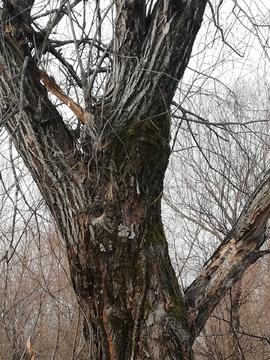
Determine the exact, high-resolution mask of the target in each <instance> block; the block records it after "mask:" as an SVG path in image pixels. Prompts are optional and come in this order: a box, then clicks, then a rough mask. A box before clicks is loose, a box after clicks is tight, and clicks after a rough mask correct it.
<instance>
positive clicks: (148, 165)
mask: <svg viewBox="0 0 270 360" xmlns="http://www.w3.org/2000/svg"><path fill="white" fill-rule="evenodd" d="M34 3H35V4H34ZM206 3H207V1H206V0H190V1H185V0H183V1H175V0H174V1H173V0H167V1H156V2H152V1H149V2H143V1H140V0H137V1H136V0H134V1H115V2H113V3H112V4H110V3H109V2H108V4H106V2H104V4H103V5H101V4H100V2H99V1H96V2H95V4H93V3H91V2H85V1H79V0H78V1H76V0H75V1H73V2H70V1H65V0H64V1H61V2H60V1H59V2H58V1H55V2H50V5H51V7H49V6H47V7H46V5H48V4H46V5H44V4H43V2H40V3H39V2H34V1H23V0H17V1H8V0H6V1H4V2H2V20H1V26H2V32H1V44H0V54H1V57H0V69H1V78H0V81H1V112H2V119H1V124H2V125H4V126H5V128H6V129H7V131H8V132H9V134H10V137H11V138H12V140H13V142H14V144H15V146H16V148H17V150H18V152H19V154H20V155H21V157H22V158H23V160H24V162H25V164H26V166H27V168H28V169H29V171H30V173H31V175H32V177H33V179H34V181H35V182H36V184H37V186H38V187H39V189H40V191H41V194H42V196H43V198H44V200H45V201H46V204H47V206H48V207H49V209H50V211H51V213H52V216H53V217H54V219H55V221H56V222H57V225H58V227H59V230H60V231H61V234H62V237H63V239H64V241H65V244H66V248H67V253H68V259H69V265H70V272H71V278H72V282H73V286H74V290H75V292H76V295H77V298H78V302H79V304H80V307H81V308H82V309H83V311H84V317H85V319H86V321H85V336H86V338H87V340H88V342H89V344H90V348H91V354H90V358H92V359H146V358H151V359H175V358H177V359H184V358H188V359H191V358H192V357H193V355H192V344H193V342H194V340H195V338H196V337H197V336H198V334H199V333H200V332H201V331H202V329H203V327H204V325H205V323H206V321H207V319H208V318H209V315H210V313H211V312H212V311H213V310H214V308H215V306H216V305H217V303H218V302H219V301H220V299H221V298H222V297H223V296H224V295H225V293H226V292H227V290H228V289H229V288H230V287H231V286H232V285H233V283H235V282H236V281H237V280H238V279H239V278H241V276H242V275H243V273H244V271H245V270H246V269H247V267H248V266H250V265H251V264H252V263H254V262H255V261H256V260H257V259H258V258H260V257H261V256H263V255H264V254H265V253H267V251H260V250H259V248H260V246H261V245H262V243H263V241H264V226H265V223H266V221H267V218H268V215H269V210H270V198H269V181H270V180H269V179H268V178H267V177H266V178H265V179H264V181H263V182H262V183H261V184H260V185H259V186H258V187H257V189H256V191H255V192H254V193H253V195H252V196H251V197H250V199H249V201H248V202H247V204H246V206H245V207H244V210H243V212H242V213H241V215H240V217H239V218H238V220H237V221H236V223H235V224H234V226H233V230H232V231H231V232H230V233H228V234H227V235H226V237H225V238H224V240H223V241H222V243H221V246H220V247H219V248H218V249H217V250H216V252H215V254H214V255H213V257H212V258H211V260H210V261H209V262H208V264H207V266H206V267H205V269H204V270H203V272H202V273H201V275H199V276H198V277H197V279H195V281H194V282H193V283H192V284H191V285H190V286H189V287H188V289H187V290H186V292H185V295H183V294H182V292H181V290H180V287H179V285H178V281H177V278H176V276H175V273H174V270H173V268H172V265H171V262H170V259H169V255H168V247H167V242H166V239H165V235H164V231H163V225H162V221H161V206H160V204H161V197H162V192H163V179H164V173H165V170H166V167H167V163H168V158H169V154H170V148H169V140H170V109H171V105H172V101H173V97H174V95H175V92H176V90H177V87H178V83H179V81H180V80H181V78H182V76H183V74H184V72H185V70H186V67H187V64H188V61H189V58H190V54H191V50H192V47H193V43H194V41H195V38H196V35H197V32H198V31H199V29H200V26H201V22H202V19H203V15H204V11H205V6H206ZM209 4H210V10H211V12H212V16H213V19H214V20H215V25H216V28H217V29H218V30H219V33H220V34H221V37H222V39H223V40H225V39H224V32H223V29H222V28H221V27H220V25H219V21H218V18H216V16H215V11H216V12H217V14H218V12H219V10H220V6H221V4H222V2H220V4H218V6H217V7H216V9H215V8H214V7H213V5H212V4H211V3H210V2H209ZM109 13H110V14H111V15H112V16H113V18H114V23H113V25H112V26H111V29H112V34H113V35H112V36H108V37H107V38H106V37H105V35H104V32H103V31H105V32H106V31H107V33H108V27H109V26H110V24H111V23H110V18H109V17H107V14H109ZM44 19H45V20H44ZM43 20H44V21H43ZM46 21H47V22H46ZM40 24H43V25H42V26H41V25H40ZM254 26H255V25H254ZM63 29H64V30H63ZM63 31H64V33H63ZM58 35H59V36H58ZM66 47H67V48H66ZM60 49H61V50H62V51H61V50H60ZM65 49H67V51H65ZM55 59H56V61H57V62H56V61H55ZM74 59H75V61H74ZM55 64H60V67H59V66H58V67H56V66H55ZM60 70H61V71H60ZM48 90H49V91H50V92H51V93H52V94H54V96H56V98H57V100H55V99H53V98H52V101H51V100H50V97H49V95H48ZM59 102H60V103H62V104H63V103H64V104H66V105H67V106H68V107H69V109H70V110H71V111H72V112H73V114H74V115H75V119H77V120H78V125H77V126H76V128H75V125H74V117H73V115H69V114H67V115H66V116H65V117H64V116H62V115H61V113H60V112H59V111H58V105H59ZM74 130H75V131H74ZM191 136H192V135H191Z"/></svg>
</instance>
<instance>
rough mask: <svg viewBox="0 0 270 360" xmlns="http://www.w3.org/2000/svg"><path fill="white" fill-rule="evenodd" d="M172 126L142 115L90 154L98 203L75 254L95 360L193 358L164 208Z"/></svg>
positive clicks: (90, 186)
mask: <svg viewBox="0 0 270 360" xmlns="http://www.w3.org/2000/svg"><path fill="white" fill-rule="evenodd" d="M168 126H169V119H168V118H167V115H166V116H160V117H159V118H155V119H154V120H152V119H151V118H150V117H148V119H147V120H144V121H141V122H138V121H137V120H136V121H135V120H134V121H133V122H131V124H130V126H129V127H128V128H127V127H125V128H124V129H122V128H120V129H119V130H118V132H117V133H112V134H110V135H109V136H108V138H107V139H106V144H104V146H102V147H101V149H98V150H97V152H96V157H95V158H92V159H89V163H88V166H89V173H90V174H91V176H90V177H89V178H87V179H86V180H85V184H84V186H85V190H86V191H87V192H88V194H89V199H91V200H89V203H88V206H87V207H86V208H85V211H84V212H83V213H81V214H80V215H79V219H77V218H75V219H74V221H76V222H77V221H78V220H79V222H80V224H81V234H80V238H79V239H77V241H78V249H77V253H75V252H74V251H73V249H72V248H70V249H69V259H70V264H71V274H72V279H73V282H74V287H75V290H76V293H77V294H78V297H79V302H80V304H81V306H82V308H83V309H84V311H85V319H86V321H85V331H86V333H87V336H88V337H89V339H90V342H91V344H92V357H93V359H123V360H124V359H147V358H151V359H173V358H175V356H176V357H177V358H178V359H182V358H184V357H186V358H191V357H192V356H191V350H190V344H189V330H188V324H187V314H186V309H185V304H184V302H183V299H182V295H181V293H180V290H179V286H178V282H177V279H176V277H175V274H174V271H173V269H172V266H171V262H170V259H169V256H168V249H167V243H166V240H165V237H164V232H163V226H162V221H161V213H160V201H161V195H162V188H163V178H164V172H165V169H166V165H167V161H168V156H169V147H168ZM165 134H166V135H165ZM164 135H165V137H164ZM89 142H90V139H89ZM85 144H86V145H85V148H84V150H85V153H87V149H88V150H89V151H91V153H92V151H93V149H91V147H89V145H88V141H87V139H85ZM101 173H102V177H101V176H100V174H101ZM69 243H70V242H69Z"/></svg>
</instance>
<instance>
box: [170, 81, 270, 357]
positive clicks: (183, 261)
mask: <svg viewBox="0 0 270 360" xmlns="http://www.w3.org/2000/svg"><path fill="white" fill-rule="evenodd" d="M231 90H233V91H232V92H231V95H230V96H228V97H227V102H226V103H223V104H222V105H221V104H220V102H221V99H220V98H215V99H213V98H212V99H211V98H209V96H208V95H206V96H205V95H203V94H201V95H198V94H197V95H193V96H192V104H190V109H189V110H187V109H188V104H186V106H187V107H186V109H184V108H182V111H181V113H179V114H178V115H176V118H177V119H178V121H179V118H181V120H182V124H181V129H182V131H183V134H182V137H181V139H175V141H174V147H173V156H172V159H171V163H170V166H169V168H168V176H167V178H166V182H165V196H164V199H165V204H166V205H167V206H165V209H164V216H165V220H166V221H165V223H166V224H167V227H168V229H169V230H170V231H171V232H170V233H169V238H171V239H173V241H174V244H175V245H174V246H172V244H171V246H172V249H171V254H172V256H173V257H172V259H173V263H174V267H175V269H176V273H177V275H178V276H179V278H180V279H181V281H182V286H183V289H185V288H186V287H187V286H188V284H189V283H190V282H191V279H194V278H195V277H196V276H198V275H199V273H200V272H201V271H202V270H203V266H204V264H205V262H206V261H207V260H208V258H209V256H210V255H211V253H212V251H213V249H214V248H215V246H216V244H217V243H218V242H219V241H222V240H223V238H224V236H225V235H226V233H228V231H229V229H230V228H231V227H232V226H233V224H234V223H235V221H236V220H237V218H238V216H239V214H240V211H241V208H242V205H241V204H244V203H245V202H246V200H247V199H248V197H249V196H250V194H251V192H252V189H253V188H254V185H255V184H258V183H259V180H260V179H261V178H262V177H263V176H264V174H265V173H266V172H267V170H268V168H269V136H270V133H269V132H270V127H269V108H268V93H267V88H265V87H262V85H261V83H260V82H258V84H257V86H254V85H253V87H250V82H247V81H246V82H238V83H237V84H236V85H235V86H234V87H232V88H231ZM199 104H201V106H199ZM196 107H197V108H199V109H200V115H201V120H200V121H199V119H198V118H196V117H195V116H191V115H190V114H192V112H193V114H194V108H196ZM188 113H189V116H187V115H188ZM209 114H211V115H210V116H211V117H212V118H215V119H216V125H215V126H214V127H210V128H209V126H207V127H205V124H204V122H205V121H209V120H210V116H209ZM206 119H207V120H206ZM228 119H230V123H228ZM218 124H219V125H218ZM178 125H179V123H178V122H177V123H175V126H176V127H178ZM185 130H186V131H185ZM190 135H191V136H190ZM168 206H169V209H168ZM265 235H266V237H267V232H266V234H265ZM179 239H181V240H179ZM206 239H207V241H206ZM170 242H171V243H172V241H170ZM179 242H180V244H181V245H179ZM267 260H268V259H267V258H265V260H263V261H259V262H258V263H257V264H256V266H253V267H251V269H250V271H249V272H248V274H247V275H246V276H245V277H244V281H243V284H242V280H241V279H240V280H238V282H237V283H236V284H235V285H234V286H233V287H232V288H231V289H230V292H229V294H228V295H227V296H226V298H225V299H223V301H222V302H221V304H219V305H218V307H217V308H216V309H215V311H214V312H213V314H212V316H211V317H210V321H209V320H208V322H207V324H206V326H205V328H204V330H203V334H202V336H200V337H199V339H198V341H197V342H196V346H195V354H196V356H197V357H196V358H198V359H203V358H207V359H208V358H211V359H212V358H213V359H216V358H217V359H226V358H232V359H239V358H240V359H242V358H243V359H244V358H246V357H250V356H253V357H257V358H261V359H266V358H268V355H269V351H270V348H269V343H268V342H267V340H266V339H267V336H268V335H267V334H268V326H267V320H266V316H267V315H266V313H265V311H262V308H267V305H266V304H265V302H264V295H263V294H264V293H265V294H266V293H268V286H265V284H266V283H267V279H268V276H267V273H266V271H265V270H264V268H265V266H266V264H267ZM262 282H263V283H264V286H263V287H262V285H261V283H262ZM254 301H256V302H259V304H262V305H259V304H258V306H253V303H254ZM249 307H253V310H252V311H251V312H250V311H247V309H248V308H249ZM251 313H252V314H251ZM250 317H252V318H253V319H256V320H255V321H254V322H253V323H252V322H250V320H249V319H250Z"/></svg>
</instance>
